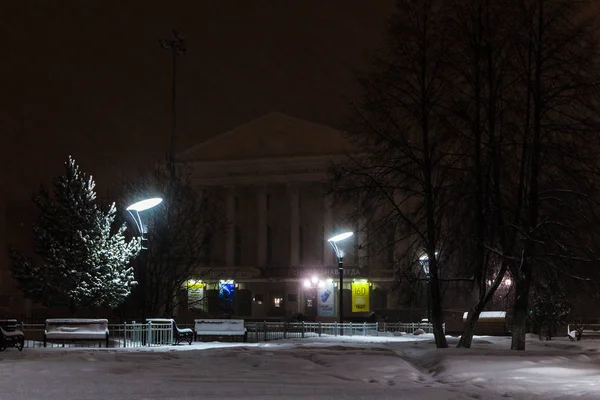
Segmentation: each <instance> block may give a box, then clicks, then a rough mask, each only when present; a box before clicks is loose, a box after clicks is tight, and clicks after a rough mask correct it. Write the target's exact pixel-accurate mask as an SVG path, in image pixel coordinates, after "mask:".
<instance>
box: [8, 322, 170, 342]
mask: <svg viewBox="0 0 600 400" xmlns="http://www.w3.org/2000/svg"><path fill="white" fill-rule="evenodd" d="M19 329H20V330H22V331H23V333H24V334H25V347H43V346H44V330H45V324H19ZM108 330H109V332H110V336H109V347H148V346H150V347H153V346H170V345H171V344H173V325H172V322H164V323H163V322H161V323H155V322H148V323H146V324H142V323H135V322H133V323H123V324H109V325H108ZM89 346H90V345H89V344H88V343H48V347H89Z"/></svg>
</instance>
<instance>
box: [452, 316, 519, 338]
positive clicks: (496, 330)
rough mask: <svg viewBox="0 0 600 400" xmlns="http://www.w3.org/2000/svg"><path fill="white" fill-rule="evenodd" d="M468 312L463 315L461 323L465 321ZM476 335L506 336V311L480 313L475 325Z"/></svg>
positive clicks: (507, 329)
mask: <svg viewBox="0 0 600 400" xmlns="http://www.w3.org/2000/svg"><path fill="white" fill-rule="evenodd" d="M468 314H469V313H468V312H465V313H464V314H463V322H466V321H467V317H468ZM474 333H475V334H476V335H501V336H502V335H507V334H508V333H509V328H508V323H507V319H506V311H482V312H481V313H480V314H479V321H478V322H477V325H475V332H474Z"/></svg>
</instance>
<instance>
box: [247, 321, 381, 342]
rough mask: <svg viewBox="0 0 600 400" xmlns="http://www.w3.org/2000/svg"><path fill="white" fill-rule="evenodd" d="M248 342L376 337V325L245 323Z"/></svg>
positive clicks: (377, 332)
mask: <svg viewBox="0 0 600 400" xmlns="http://www.w3.org/2000/svg"><path fill="white" fill-rule="evenodd" d="M246 330H247V332H248V341H251V342H262V341H269V340H277V339H294V338H307V337H322V336H377V335H378V334H379V329H378V324H377V323H345V324H339V323H321V322H251V323H246Z"/></svg>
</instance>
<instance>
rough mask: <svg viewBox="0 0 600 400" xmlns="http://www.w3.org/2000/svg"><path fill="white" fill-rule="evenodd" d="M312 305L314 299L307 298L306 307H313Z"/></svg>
mask: <svg viewBox="0 0 600 400" xmlns="http://www.w3.org/2000/svg"><path fill="white" fill-rule="evenodd" d="M312 306H313V305H312V299H306V307H308V308H311V307H312Z"/></svg>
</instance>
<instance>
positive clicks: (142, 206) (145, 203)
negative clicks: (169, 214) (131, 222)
mask: <svg viewBox="0 0 600 400" xmlns="http://www.w3.org/2000/svg"><path fill="white" fill-rule="evenodd" d="M162 201H163V200H162V199H161V198H160V197H154V198H151V199H146V200H142V201H138V202H137V203H134V204H132V205H130V206H129V207H127V208H126V210H127V211H137V212H140V211H145V210H148V209H150V208H152V207H156V206H157V205H159V204H160V203H161V202H162Z"/></svg>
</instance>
